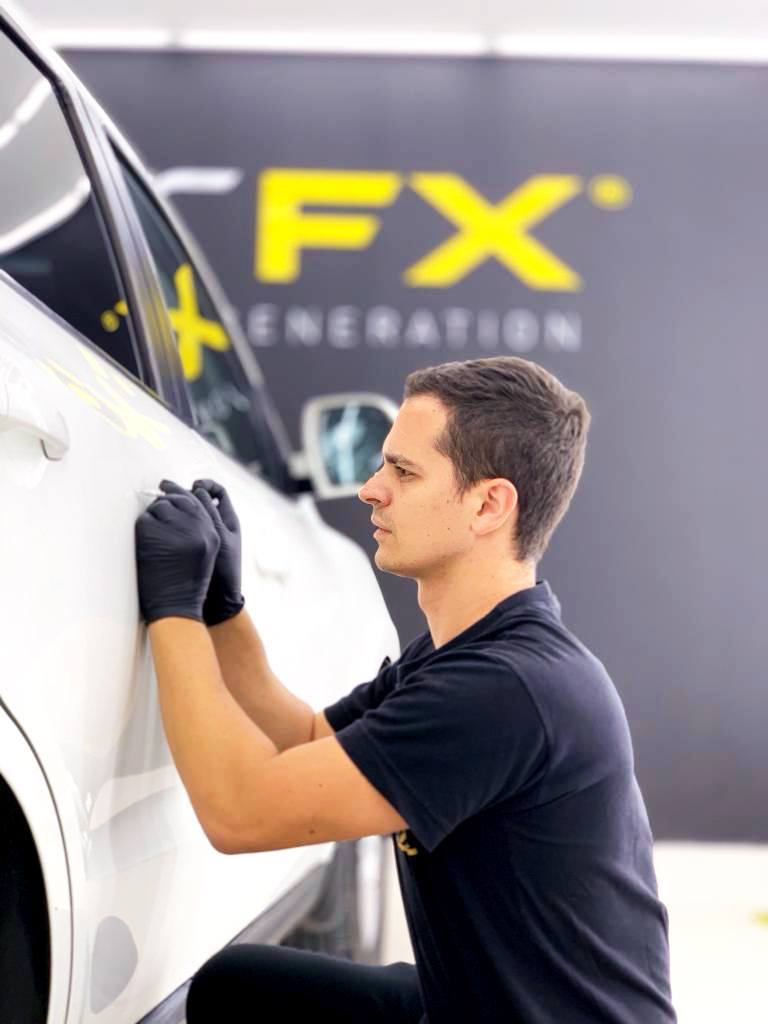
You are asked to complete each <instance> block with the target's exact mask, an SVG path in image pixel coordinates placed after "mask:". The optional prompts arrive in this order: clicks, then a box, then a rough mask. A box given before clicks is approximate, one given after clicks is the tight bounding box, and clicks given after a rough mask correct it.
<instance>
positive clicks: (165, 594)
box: [135, 484, 220, 625]
mask: <svg viewBox="0 0 768 1024" xmlns="http://www.w3.org/2000/svg"><path fill="white" fill-rule="evenodd" d="M174 486H176V487H178V484H176V485H174ZM179 491H181V493H179ZM135 535H136V568H137V573H138V583H139V607H140V608H141V614H142V616H143V618H144V619H145V621H146V623H147V625H149V623H151V622H154V621H155V620H156V619H162V618H164V617H166V616H168V615H178V616H181V617H182V618H185V619H197V621H198V622H203V621H204V619H203V602H204V601H205V595H206V592H207V590H208V584H209V582H210V579H211V575H212V573H213V567H214V564H215V562H216V555H217V554H218V551H219V545H220V541H219V535H218V533H217V531H216V527H215V526H214V525H213V523H212V522H211V517H210V516H209V515H208V513H207V512H206V510H205V508H204V506H203V505H202V504H201V502H200V501H199V500H198V499H197V498H196V497H194V495H192V494H190V493H189V492H188V491H184V490H183V488H179V489H178V491H176V492H174V493H173V494H168V495H166V496H164V497H162V498H156V499H155V500H154V501H153V502H152V504H151V505H149V506H148V507H147V508H146V509H145V511H144V512H142V513H141V515H140V516H139V517H138V519H137V520H136V527H135Z"/></svg>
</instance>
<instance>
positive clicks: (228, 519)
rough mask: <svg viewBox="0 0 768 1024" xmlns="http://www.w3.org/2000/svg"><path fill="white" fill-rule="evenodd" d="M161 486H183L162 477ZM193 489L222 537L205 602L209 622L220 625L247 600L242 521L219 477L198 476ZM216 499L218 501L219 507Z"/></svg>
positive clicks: (204, 617)
mask: <svg viewBox="0 0 768 1024" xmlns="http://www.w3.org/2000/svg"><path fill="white" fill-rule="evenodd" d="M160 489H161V490H163V491H166V493H173V491H174V490H176V489H180V490H183V488H178V485H177V484H174V483H173V482H172V481H170V480H162V481H161V483H160ZM186 493H189V492H186ZM192 493H193V494H194V496H195V497H196V498H197V499H198V501H199V502H200V503H201V504H202V505H203V506H204V508H205V509H206V511H207V512H208V515H209V516H210V517H211V519H212V521H213V524H214V526H215V527H216V532H217V533H218V535H219V540H220V541H221V545H220V547H219V553H218V555H217V556H216V564H215V566H214V569H213V576H212V577H211V582H210V585H209V587H208V594H207V596H206V599H205V603H204V605H203V619H204V621H205V624H206V625H207V626H216V625H218V624H219V623H220V622H226V620H227V619H231V618H232V617H233V616H235V615H237V613H238V612H239V611H240V609H241V608H242V607H243V605H244V604H245V598H244V597H243V595H242V593H241V591H240V582H241V541H240V522H239V520H238V518H237V514H236V513H235V510H234V508H233V506H232V502H231V501H230V499H229V495H228V494H227V492H226V490H225V488H224V487H223V486H222V485H221V484H218V483H216V481H215V480H207V479H206V480H195V482H194V483H193V484H192ZM214 499H215V500H217V501H218V507H217V506H216V504H215V503H214Z"/></svg>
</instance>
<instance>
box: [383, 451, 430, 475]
mask: <svg viewBox="0 0 768 1024" xmlns="http://www.w3.org/2000/svg"><path fill="white" fill-rule="evenodd" d="M382 455H383V456H384V461H385V462H399V463H401V464H402V465H403V466H410V467H411V469H416V470H419V472H420V471H421V466H419V465H418V463H416V462H413V460H412V459H406V457H405V456H404V455H398V454H397V452H382Z"/></svg>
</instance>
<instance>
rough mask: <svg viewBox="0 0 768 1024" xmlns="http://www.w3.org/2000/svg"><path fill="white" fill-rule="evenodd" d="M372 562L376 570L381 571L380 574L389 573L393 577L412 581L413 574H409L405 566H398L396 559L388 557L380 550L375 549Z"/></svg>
mask: <svg viewBox="0 0 768 1024" xmlns="http://www.w3.org/2000/svg"><path fill="white" fill-rule="evenodd" d="M373 560H374V562H375V563H376V568H377V569H381V571H382V572H388V573H391V574H392V575H393V576H404V577H406V579H413V573H412V572H409V570H408V567H407V566H405V565H400V564H399V563H398V561H397V559H395V558H392V557H390V556H389V555H388V554H387V552H386V551H382V549H381V548H378V549H377V551H376V553H375V554H374V556H373Z"/></svg>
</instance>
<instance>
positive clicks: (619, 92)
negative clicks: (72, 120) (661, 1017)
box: [67, 52, 768, 840]
mask: <svg viewBox="0 0 768 1024" xmlns="http://www.w3.org/2000/svg"><path fill="white" fill-rule="evenodd" d="M67 57H68V59H69V60H70V61H71V62H72V63H73V65H74V66H75V68H76V69H77V71H78V72H79V73H80V74H81V75H82V76H83V78H84V80H85V81H86V82H87V83H88V84H89V85H91V86H92V88H93V90H94V93H95V94H96V95H97V97H99V98H100V100H101V101H102V102H103V103H104V105H105V106H106V108H107V110H109V111H110V112H111V113H112V114H113V116H114V117H115V118H116V120H117V121H118V123H119V124H121V126H123V127H124V128H125V130H126V132H127V134H128V135H129V137H130V138H132V139H133V140H134V141H135V143H136V144H137V146H138V147H139V149H140V150H141V151H142V152H143V155H144V156H145V158H146V159H147V161H148V162H149V163H150V165H151V166H152V167H153V168H154V169H155V170H157V171H162V172H170V171H171V170H172V169H176V170H175V171H174V173H165V174H164V176H163V177H162V178H161V179H160V181H161V184H163V186H164V187H165V188H166V189H168V190H169V191H170V192H171V193H172V198H173V201H174V202H175V203H176V204H177V205H178V206H179V208H180V209H181V210H182V212H183V214H184V215H185V217H186V218H187V220H188V222H189V223H190V225H191V226H192V229H193V231H194V232H195V234H196V235H197V237H198V238H199V240H200V241H201V242H202V244H203V245H204V247H205V249H206V251H207V253H208V254H209V257H210V259H211V262H212V263H213V265H214V267H215V268H216V269H217V271H218V273H219V276H220V278H221V279H222V282H223V284H224V286H225V288H226V290H227V292H228V294H229V296H230V298H231V299H232V301H233V303H234V304H235V305H236V306H237V308H238V310H239V313H240V316H241V318H242V322H243V326H244V328H245V331H246V333H247V335H248V337H249V339H250V342H251V344H252V346H253V348H254V351H255V353H256V355H257V358H258V360H259V362H260V365H261V366H262V369H263V370H264V373H265V376H266V378H267V380H268V383H269V386H270V388H271V391H272V393H273V394H274V396H275V399H276V402H277V405H278V407H279V408H280V410H281V412H282V414H283V416H284V419H285V421H286V425H287V427H288V429H289V432H290V433H291V435H292V437H293V440H294V442H295V443H296V444H297V445H298V441H299V438H298V416H299V411H300V408H301V405H302V402H303V401H304V400H305V399H306V398H307V397H309V396H311V395H315V394H324V393H329V392H336V391H344V390H352V389H366V390H376V391H381V392H384V393H386V394H388V395H390V396H391V397H392V398H394V399H395V400H398V401H399V400H400V398H401V394H402V382H403V379H404V377H405V375H406V374H407V373H408V372H409V371H410V370H412V369H415V368H416V367H420V366H425V365H430V364H433V363H438V362H444V361H447V360H450V359H462V358H469V357H473V356H478V355H487V354H494V353H508V354H517V355H522V356H525V357H527V358H531V359H534V360H536V361H537V362H540V363H541V364H543V365H544V366H546V367H547V368H548V369H550V370H551V371H552V372H553V373H555V374H556V375H557V376H558V377H559V378H560V379H561V380H562V381H563V383H564V384H566V385H567V386H569V387H572V388H575V389H576V390H577V391H579V392H581V393H582V394H583V395H584V397H585V398H586V400H587V402H588V404H589V406H590V408H591V410H592V414H593V424H592V430H591V435H590V442H589V447H588V452H587V463H586V468H585V470H584V475H583V477H582V480H581V483H580V486H579V489H578V491H577V493H576V496H575V498H574V500H573V503H572V506H571V508H570V510H569V512H568V513H567V515H566V518H565V519H564V520H563V522H562V523H561V525H560V527H559V528H558V531H557V532H556V534H555V536H554V538H553V541H552V544H551V546H550V549H549V551H548V552H547V554H546V555H545V557H544V559H543V561H542V563H541V565H540V567H539V575H540V576H543V577H546V578H547V579H548V580H549V581H550V583H551V584H552V586H553V588H554V590H555V592H556V593H557V595H558V596H559V598H560V600H561V603H562V608H563V619H564V622H565V623H566V625H568V626H569V627H570V628H571V629H572V630H573V631H574V632H575V633H576V635H577V636H579V637H580V638H581V639H582V640H583V641H584V642H585V643H586V644H587V646H589V647H590V648H591V649H592V650H593V652H594V653H595V654H596V655H597V656H598V657H599V658H600V659H601V660H602V661H603V662H604V664H605V665H606V667H607V669H608V671H609V672H610V673H611V675H612V677H613V679H614V680H615V682H616V685H617V687H618V689H619V692H620V693H621V696H622V699H623V700H624V702H625V706H626V708H627V713H628V717H629V720H630V725H631V728H632V733H633V737H634V742H635V749H636V757H637V771H638V777H639V779H640V782H641V786H642V789H643V792H644V794H645V797H646V801H647V803H648V806H649V811H650V815H651V823H652V826H653V828H654V833H655V835H656V836H657V837H658V838H673V837H684V838H699V839H737V840H747V839H753V840H757V839H763V840H765V839H767V838H768V815H766V814H764V813H763V810H762V808H763V803H764V794H765V791H766V786H767V784H768V742H766V736H767V735H768V697H767V696H766V688H765V681H766V653H767V652H768V644H767V643H766V634H768V583H767V582H766V581H767V580H768V545H767V544H766V541H765V537H764V530H765V509H766V507H768V482H767V479H766V473H765V469H764V459H763V457H762V445H763V439H764V437H765V426H764V408H765V394H764V391H765V381H766V376H767V371H768V344H767V343H766V337H765V319H766V300H765V294H766V292H765V284H764V276H765V269H764V264H765V237H766V213H765V203H764V200H763V197H764V193H765V181H766V180H768V142H767V141H766V135H765V129H764V120H765V114H764V95H765V84H766V77H767V76H768V71H766V70H763V69H761V68H749V67H725V66H714V65H712V66H705V65H690V66H685V65H674V64H667V65H652V64H619V63H587V62H584V63H578V62H570V63H569V62H554V61H541V60H529V61H523V60H519V61H511V60H510V61H502V60H498V61H496V60H479V59H442V58H440V59H437V58H430V59H414V58H408V59H405V58H403V59H400V58H366V59H363V58H354V57H340V58H331V57H314V56H313V57H296V56H274V55H273V56H262V55H256V54H253V55H242V54H240V55H222V54H217V55H206V54H199V53H195V54H192V53H188V54H162V53H146V54H139V53H119V54H116V53H110V54H96V53H92V52H88V53H70V54H67ZM180 168H187V170H186V171H184V172H181V171H180V170H179V169H180ZM320 507H321V511H322V513H323V515H324V516H325V517H326V518H327V519H328V520H329V521H330V522H332V523H333V525H335V526H338V527H339V528H341V529H343V530H344V531H345V532H347V533H348V534H349V535H351V536H353V537H355V538H356V539H358V540H359V541H360V543H362V544H363V545H364V546H365V547H366V549H367V550H368V551H370V552H373V550H374V548H375V542H373V540H372V539H371V537H370V523H369V513H368V510H367V507H365V508H364V507H363V506H362V505H360V503H359V502H358V501H357V500H356V499H354V498H352V499H345V500H344V501H337V502H330V503H325V504H322V505H321V506H320ZM380 579H381V583H382V586H383V588H384V592H385V595H386V597H387V600H388V603H389V606H390V608H391V611H392V615H393V618H394V619H395V621H396V623H397V625H398V627H399V630H400V635H401V639H402V641H403V642H404V643H405V642H407V640H409V639H410V638H411V637H412V636H413V635H414V634H415V633H416V632H417V631H421V630H422V629H423V628H425V624H424V619H423V617H422V616H421V613H420V611H419V609H418V607H417V604H416V600H415V586H414V584H413V583H412V582H411V581H409V580H403V579H399V578H396V577H387V576H385V575H380ZM329 582H330V581H329Z"/></svg>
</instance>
